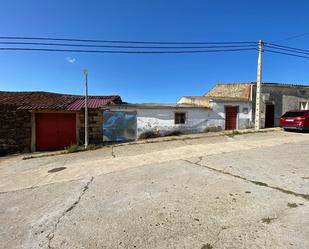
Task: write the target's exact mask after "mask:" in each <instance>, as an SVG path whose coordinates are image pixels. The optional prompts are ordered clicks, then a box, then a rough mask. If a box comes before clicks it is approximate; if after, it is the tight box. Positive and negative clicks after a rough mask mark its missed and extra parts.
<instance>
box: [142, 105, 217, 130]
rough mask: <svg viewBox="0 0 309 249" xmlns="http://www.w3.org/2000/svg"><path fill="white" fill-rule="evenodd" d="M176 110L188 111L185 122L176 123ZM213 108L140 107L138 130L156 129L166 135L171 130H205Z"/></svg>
mask: <svg viewBox="0 0 309 249" xmlns="http://www.w3.org/2000/svg"><path fill="white" fill-rule="evenodd" d="M175 112H184V113H186V123H185V124H175ZM211 114H212V111H211V110H208V109H201V108H192V109H189V108H178V109H175V108H164V109H161V108H160V109H138V110H137V127H138V129H137V132H138V135H140V134H141V133H143V132H145V131H150V130H151V131H156V132H160V134H162V135H165V134H167V133H169V132H171V131H181V132H184V133H194V132H203V131H204V130H205V129H206V127H207V126H208V124H207V123H208V120H209V118H210V116H211Z"/></svg>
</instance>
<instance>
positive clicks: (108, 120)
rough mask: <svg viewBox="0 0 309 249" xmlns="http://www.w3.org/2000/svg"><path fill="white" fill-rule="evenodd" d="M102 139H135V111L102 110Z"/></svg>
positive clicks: (124, 140)
mask: <svg viewBox="0 0 309 249" xmlns="http://www.w3.org/2000/svg"><path fill="white" fill-rule="evenodd" d="M103 119H104V122H103V141H104V142H126V141H132V140H135V139H136V130H137V118H136V112H134V111H132V112H124V111H117V112H112V111H104V112H103Z"/></svg>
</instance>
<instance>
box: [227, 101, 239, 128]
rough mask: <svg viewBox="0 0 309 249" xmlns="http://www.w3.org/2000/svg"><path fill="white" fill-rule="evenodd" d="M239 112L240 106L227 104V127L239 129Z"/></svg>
mask: <svg viewBox="0 0 309 249" xmlns="http://www.w3.org/2000/svg"><path fill="white" fill-rule="evenodd" d="M237 113H238V106H226V107H225V129H226V130H236V129H237Z"/></svg>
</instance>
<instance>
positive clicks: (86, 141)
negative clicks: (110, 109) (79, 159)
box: [84, 69, 88, 149]
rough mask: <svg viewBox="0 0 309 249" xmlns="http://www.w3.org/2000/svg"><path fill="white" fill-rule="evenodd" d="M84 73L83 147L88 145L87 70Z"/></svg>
mask: <svg viewBox="0 0 309 249" xmlns="http://www.w3.org/2000/svg"><path fill="white" fill-rule="evenodd" d="M84 75H85V88H86V89H85V149H87V147H88V105H87V99H88V70H87V69H85V70H84Z"/></svg>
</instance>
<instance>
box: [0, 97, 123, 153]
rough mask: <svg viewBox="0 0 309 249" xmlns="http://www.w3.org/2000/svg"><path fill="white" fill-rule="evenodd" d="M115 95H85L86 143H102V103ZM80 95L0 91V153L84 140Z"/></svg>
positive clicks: (53, 147) (58, 146)
mask: <svg viewBox="0 0 309 249" xmlns="http://www.w3.org/2000/svg"><path fill="white" fill-rule="evenodd" d="M119 103H122V101H121V98H120V97H119V96H89V97H88V109H89V119H88V124H89V125H88V126H89V143H90V144H91V143H93V144H97V143H102V142H103V139H102V129H103V128H102V127H103V114H102V111H101V108H102V107H103V106H106V105H112V104H119ZM84 104H85V102H84V97H83V96H79V95H68V94H58V93H50V92H0V117H1V119H0V154H7V153H14V152H30V151H44V150H57V149H64V148H65V147H68V146H70V145H71V144H83V143H84V124H85V120H84Z"/></svg>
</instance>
